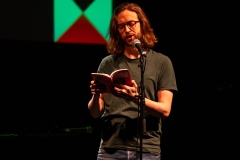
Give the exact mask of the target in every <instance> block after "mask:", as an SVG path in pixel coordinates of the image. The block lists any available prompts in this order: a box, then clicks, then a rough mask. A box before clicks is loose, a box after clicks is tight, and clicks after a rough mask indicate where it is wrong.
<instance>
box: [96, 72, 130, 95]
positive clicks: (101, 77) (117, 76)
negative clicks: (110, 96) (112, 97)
mask: <svg viewBox="0 0 240 160" xmlns="http://www.w3.org/2000/svg"><path fill="white" fill-rule="evenodd" d="M91 76H92V78H93V80H96V81H98V82H100V83H102V84H104V85H106V87H107V89H106V92H107V93H111V90H110V87H111V86H112V85H113V83H121V84H126V85H128V86H131V85H133V84H132V79H131V76H130V72H129V70H128V69H118V70H115V71H113V72H112V73H111V74H110V75H108V74H105V73H91Z"/></svg>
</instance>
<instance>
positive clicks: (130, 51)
mask: <svg viewBox="0 0 240 160" xmlns="http://www.w3.org/2000/svg"><path fill="white" fill-rule="evenodd" d="M124 55H125V56H127V57H128V58H130V59H136V58H139V57H140V53H139V52H138V50H137V48H134V47H127V46H125V50H124Z"/></svg>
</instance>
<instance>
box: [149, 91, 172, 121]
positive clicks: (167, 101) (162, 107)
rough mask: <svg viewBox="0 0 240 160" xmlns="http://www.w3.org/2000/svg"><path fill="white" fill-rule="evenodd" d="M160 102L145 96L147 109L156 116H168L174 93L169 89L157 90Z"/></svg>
mask: <svg viewBox="0 0 240 160" xmlns="http://www.w3.org/2000/svg"><path fill="white" fill-rule="evenodd" d="M157 96H158V102H155V101H152V100H150V99H147V98H145V110H146V111H147V112H148V113H149V114H151V115H153V116H156V117H159V118H163V119H165V118H167V117H168V116H169V114H170V112H171V106H172V99H173V93H172V92H171V91H168V90H160V91H158V92H157Z"/></svg>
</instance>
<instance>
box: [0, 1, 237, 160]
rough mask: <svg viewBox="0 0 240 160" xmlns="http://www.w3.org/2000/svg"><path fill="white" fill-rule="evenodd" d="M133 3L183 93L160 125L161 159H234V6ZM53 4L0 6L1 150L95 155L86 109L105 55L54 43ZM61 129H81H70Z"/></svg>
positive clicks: (99, 48) (95, 135) (95, 136)
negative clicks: (146, 19)
mask: <svg viewBox="0 0 240 160" xmlns="http://www.w3.org/2000/svg"><path fill="white" fill-rule="evenodd" d="M121 2H124V1H119V0H117V1H115V3H114V5H117V4H119V3H121ZM131 2H137V3H138V4H139V5H140V6H142V8H143V9H144V10H145V12H146V14H147V16H148V17H149V20H150V22H151V25H152V27H153V29H154V32H155V34H156V36H157V37H158V38H159V43H158V44H157V45H156V46H155V47H154V50H156V51H159V52H162V53H163V54H165V55H167V56H169V57H170V58H171V60H172V63H173V66H174V69H175V72H176V78H177V84H178V89H179V91H178V93H177V94H176V95H175V97H174V100H173V106H172V112H171V115H170V116H169V118H168V119H166V120H165V121H164V122H163V139H162V150H163V153H162V157H163V158H162V159H163V160H170V159H176V157H177V158H178V157H180V158H181V157H182V158H183V159H203V158H205V157H208V158H216V157H222V158H231V157H234V156H236V153H237V151H238V150H237V148H238V147H237V146H238V144H239V137H238V135H239V131H238V129H237V128H238V126H239V123H238V121H239V120H238V117H239V114H238V108H239V107H240V97H239V73H240V72H239V69H240V65H239V58H238V54H239V25H238V19H239V16H238V14H237V12H239V11H238V9H237V7H236V6H237V5H236V4H234V3H232V2H228V3H226V2H222V3H221V2H215V3H213V2H212V3H210V2H188V3H185V2H155V1H154V2H152V1H148V2H145V1H144V2H138V1H131ZM52 5H53V4H52V2H51V1H48V0H45V1H34V2H32V1H30V0H24V1H1V2H0V19H1V23H0V46H1V54H0V55H1V57H0V60H1V102H2V103H1V112H0V115H1V116H0V117H1V119H0V120H1V121H0V124H1V129H0V134H1V137H0V138H1V141H0V142H1V143H0V147H1V148H0V149H1V150H0V152H2V153H6V154H7V155H8V156H12V155H14V154H12V153H15V152H17V151H21V154H19V155H18V156H19V157H24V158H28V157H29V158H32V157H31V154H29V153H33V154H34V155H35V156H40V157H42V158H45V157H52V158H59V157H63V156H66V157H68V158H74V157H75V156H77V157H79V158H80V159H82V158H81V157H82V156H83V157H88V158H87V159H95V157H96V153H97V147H98V144H99V130H98V123H97V121H96V120H94V119H92V118H91V116H90V115H89V113H88V110H87V103H88V101H89V99H90V98H91V93H90V91H89V82H90V80H91V77H90V73H91V72H95V71H96V70H97V67H98V64H99V63H100V61H101V59H102V58H103V57H105V56H106V55H107V53H106V49H105V46H103V45H86V44H59V43H53V42H52V39H53V38H52V37H53V31H52V28H53V27H52V25H53V24H52V21H53V18H52V12H53V11H52V8H53V7H52ZM88 127H91V128H92V132H91V133H89V132H88V131H89V130H88V129H87V128H88ZM65 128H76V129H77V130H74V131H73V130H72V132H70V133H66V132H65V130H64V129H65Z"/></svg>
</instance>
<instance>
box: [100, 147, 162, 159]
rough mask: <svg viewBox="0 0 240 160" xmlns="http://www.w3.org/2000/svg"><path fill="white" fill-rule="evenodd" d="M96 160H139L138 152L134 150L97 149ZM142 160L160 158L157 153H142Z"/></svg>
mask: <svg viewBox="0 0 240 160" xmlns="http://www.w3.org/2000/svg"><path fill="white" fill-rule="evenodd" d="M97 160H140V153H139V152H136V151H128V150H117V149H101V148H100V149H99V150H98V155H97ZM142 160H161V154H159V153H145V152H143V153H142Z"/></svg>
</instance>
